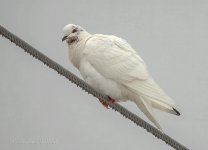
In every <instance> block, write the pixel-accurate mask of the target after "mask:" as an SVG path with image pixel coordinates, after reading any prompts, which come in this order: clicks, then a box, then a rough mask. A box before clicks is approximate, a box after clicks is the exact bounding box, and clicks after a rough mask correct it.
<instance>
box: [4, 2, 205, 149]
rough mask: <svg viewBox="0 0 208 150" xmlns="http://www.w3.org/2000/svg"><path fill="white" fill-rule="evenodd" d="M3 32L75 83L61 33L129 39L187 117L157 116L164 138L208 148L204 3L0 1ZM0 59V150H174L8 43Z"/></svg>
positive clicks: (183, 115) (131, 104) (5, 41)
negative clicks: (75, 29)
mask: <svg viewBox="0 0 208 150" xmlns="http://www.w3.org/2000/svg"><path fill="white" fill-rule="evenodd" d="M0 23H1V25H3V26H5V27H6V28H7V29H9V30H10V31H12V32H13V33H15V34H17V35H18V36H19V37H21V38H23V39H24V40H25V41H27V42H28V43H30V44H31V45H32V46H34V47H35V48H37V49H39V50H40V51H41V52H43V53H44V54H46V55H47V56H49V57H50V58H52V59H54V60H55V61H57V62H58V63H60V64H61V65H63V66H64V67H66V68H67V69H69V70H70V71H72V72H74V73H75V74H77V75H78V76H80V75H79V73H78V71H77V70H76V69H74V68H73V66H72V65H71V64H70V63H69V61H68V53H67V45H66V44H65V43H62V42H61V38H62V36H63V34H62V28H63V27H64V25H66V24H68V23H74V24H79V25H80V26H82V27H84V28H85V29H87V30H88V31H89V32H91V33H102V34H113V35H117V36H120V37H122V38H124V39H126V40H127V41H128V42H129V43H130V44H131V45H132V46H133V47H134V48H135V49H136V50H137V51H138V53H139V54H140V55H141V56H142V58H143V59H144V60H145V62H146V63H147V65H148V68H149V71H150V73H151V75H152V76H153V77H154V79H155V80H156V81H157V82H158V84H159V85H160V86H161V87H162V88H163V89H164V90H165V91H166V92H167V93H168V94H169V95H170V96H171V97H172V98H173V99H174V100H175V101H176V103H177V105H178V109H179V110H180V112H181V114H182V115H181V116H180V117H177V116H173V115H169V114H166V113H162V112H159V111H155V112H156V116H157V118H158V120H159V122H160V124H161V125H162V127H163V130H164V132H165V133H167V134H168V135H170V136H171V137H173V138H175V139H177V140H178V141H179V142H181V143H183V144H184V145H186V146H187V147H189V148H190V149H205V148H207V146H208V144H207V141H208V134H207V133H208V128H207V126H208V111H207V106H208V101H207V100H208V92H207V89H208V70H207V69H208V59H207V56H208V51H207V49H208V44H207V40H208V29H207V27H208V2H207V1H190V0H187V1H185V0H156V1H155V0H154V1H153V0H152V1H146V0H134V1H120V0H114V1H112V0H105V1H104V0H103V1H98V0H91V1H86V0H74V1H72V0H64V1H49V0H45V1H42V0H13V1H11V0H1V5H0ZM0 51H1V53H0V69H1V71H0V149H2V150H3V149H4V150H11V149H15V150H28V149H30V150H46V149H47V150H57V149H60V150H61V149H91V150H97V149H101V150H106V149H109V150H115V149H119V150H126V149H129V150H130V149H142V150H151V149H154V150H167V149H171V148H170V147H169V146H167V145H166V144H165V143H164V142H162V141H160V140H158V139H156V138H155V137H154V136H152V135H151V134H149V133H147V132H146V131H145V130H143V129H141V128H139V127H137V126H136V125H135V124H133V123H132V122H131V121H129V120H126V119H125V118H123V117H122V116H121V115H120V114H118V113H115V112H114V111H112V110H107V109H105V108H104V107H103V106H102V105H101V104H100V103H99V102H98V100H97V99H95V98H94V97H92V96H91V95H88V94H87V93H85V92H84V91H82V90H81V89H80V88H78V87H76V86H75V85H73V84H71V83H70V82H68V81H67V80H66V79H65V78H64V77H60V76H59V75H58V74H57V73H56V72H54V71H53V70H51V69H48V68H47V67H46V66H44V65H43V64H42V63H40V62H39V61H37V60H35V59H33V58H32V57H30V56H29V55H27V54H26V53H24V52H23V50H21V49H20V48H18V47H16V46H15V45H14V44H11V42H9V41H8V40H6V39H4V38H2V37H1V38H0ZM122 105H123V106H125V107H127V108H128V109H129V110H131V111H132V112H134V113H136V114H138V115H139V116H141V117H142V118H144V119H145V120H147V119H146V118H145V116H144V115H143V114H142V113H141V112H140V110H139V109H137V107H136V106H135V105H134V104H133V103H130V102H127V103H122Z"/></svg>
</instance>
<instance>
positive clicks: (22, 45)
mask: <svg viewBox="0 0 208 150" xmlns="http://www.w3.org/2000/svg"><path fill="white" fill-rule="evenodd" d="M0 34H1V35H2V36H4V37H5V38H7V39H8V40H10V41H11V42H13V43H15V44H16V45H17V46H19V47H20V48H22V49H24V51H25V52H27V53H29V54H30V55H31V56H33V57H35V58H36V59H38V60H40V61H41V62H43V63H44V64H45V65H47V66H48V67H50V68H52V69H53V70H55V71H57V72H58V73H59V74H60V75H62V76H64V77H66V78H67V79H68V80H70V81H71V82H72V83H74V84H76V85H77V86H79V87H80V88H82V89H83V90H85V91H86V92H88V93H89V94H92V95H93V96H95V97H97V98H98V99H102V100H103V101H104V102H107V103H108V100H109V99H108V96H106V95H104V94H101V93H99V92H97V91H96V90H95V89H93V88H92V87H91V86H90V85H88V84H87V83H86V82H84V81H83V80H82V79H80V78H78V77H77V76H75V75H74V74H73V73H71V72H70V71H68V70H67V69H65V68H63V67H62V66H61V65H59V64H58V63H56V62H55V61H53V60H52V59H50V58H48V57H47V56H46V55H44V54H43V53H41V52H40V51H38V50H37V49H35V48H34V47H32V46H30V45H29V44H28V43H26V42H25V41H23V40H22V39H20V38H19V37H17V36H16V35H14V34H12V33H11V32H10V31H8V30H7V29H5V28H4V27H3V26H1V25H0ZM109 106H110V107H111V108H112V109H114V110H115V111H117V112H119V113H120V114H122V115H123V116H124V117H126V118H128V119H129V120H131V121H133V122H134V123H135V124H136V125H139V126H140V127H142V128H144V129H146V130H147V132H150V133H152V134H153V135H154V136H155V137H157V138H159V139H161V140H163V141H164V142H165V143H166V144H168V145H170V146H171V147H173V148H175V149H177V150H188V148H187V147H185V146H183V145H182V144H180V143H179V142H177V141H176V140H174V139H173V138H171V137H170V136H168V135H166V134H165V133H162V132H161V131H160V130H158V129H157V128H155V127H153V126H152V125H150V124H149V123H147V122H145V121H144V120H143V119H141V118H140V117H138V116H137V115H135V114H133V113H132V112H130V111H129V110H127V109H126V108H124V107H122V106H121V105H119V104H117V103H109Z"/></svg>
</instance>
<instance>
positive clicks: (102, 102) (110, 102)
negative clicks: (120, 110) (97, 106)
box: [100, 96, 115, 109]
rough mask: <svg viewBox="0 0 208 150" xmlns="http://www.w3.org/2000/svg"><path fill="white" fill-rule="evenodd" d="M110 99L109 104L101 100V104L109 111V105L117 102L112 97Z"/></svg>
mask: <svg viewBox="0 0 208 150" xmlns="http://www.w3.org/2000/svg"><path fill="white" fill-rule="evenodd" d="M108 98H109V101H108V102H104V101H103V100H100V102H101V104H102V105H103V106H104V107H105V108H107V109H109V104H112V103H114V102H115V100H114V99H112V98H111V97H110V96H108Z"/></svg>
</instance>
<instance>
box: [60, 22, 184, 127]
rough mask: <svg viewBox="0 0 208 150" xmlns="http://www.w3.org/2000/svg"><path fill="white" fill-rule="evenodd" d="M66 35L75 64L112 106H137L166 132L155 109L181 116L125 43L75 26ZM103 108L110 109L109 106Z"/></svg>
mask: <svg viewBox="0 0 208 150" xmlns="http://www.w3.org/2000/svg"><path fill="white" fill-rule="evenodd" d="M63 32H64V37H63V38H62V41H66V42H67V45H68V48H69V59H70V61H71V63H72V64H73V65H74V66H75V67H76V68H77V69H78V70H79V71H80V73H81V75H82V77H83V78H84V80H85V81H86V82H87V83H88V84H89V85H91V86H92V87H93V88H95V89H96V90H97V91H99V92H101V93H104V94H106V95H108V96H109V98H110V100H111V103H113V102H114V101H115V102H119V101H127V100H131V101H133V102H135V103H136V105H137V106H138V108H139V109H140V110H141V111H142V112H143V113H144V114H145V115H146V116H147V118H148V119H149V120H150V121H152V122H153V123H154V124H155V126H156V127H157V128H158V129H162V128H161V126H160V124H159V123H158V122H157V120H156V119H155V116H154V113H153V108H156V109H159V110H162V111H165V112H168V113H171V114H175V115H180V113H179V112H178V111H177V110H176V109H175V108H174V107H175V104H174V101H173V100H172V99H171V98H170V97H169V96H168V95H167V94H166V93H165V92H164V91H163V90H162V89H161V88H160V87H159V86H158V85H157V84H156V83H155V82H154V80H153V79H152V77H151V76H150V75H149V73H148V71H147V68H146V65H145V63H144V61H143V60H142V58H141V57H140V56H139V55H138V54H137V52H136V51H135V50H134V49H133V48H132V47H131V46H130V45H129V44H128V43H127V42H126V41H125V40H123V39H121V38H119V37H116V36H113V35H102V34H90V33H88V32H87V31H86V30H85V29H83V28H82V27H80V26H78V25H74V24H68V25H66V26H65V27H64V29H63ZM101 102H102V101H101ZM102 103H103V102H102ZM103 105H104V106H106V107H108V104H107V103H103Z"/></svg>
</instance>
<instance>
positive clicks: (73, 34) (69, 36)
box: [62, 24, 84, 44]
mask: <svg viewBox="0 0 208 150" xmlns="http://www.w3.org/2000/svg"><path fill="white" fill-rule="evenodd" d="M82 31H84V29H83V28H82V27H80V26H78V25H74V24H68V25H66V26H65V27H64V29H63V32H64V37H63V38H62V41H67V43H69V44H72V43H74V42H76V41H78V39H79V38H78V36H79V34H80V33H81V32H82Z"/></svg>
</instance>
